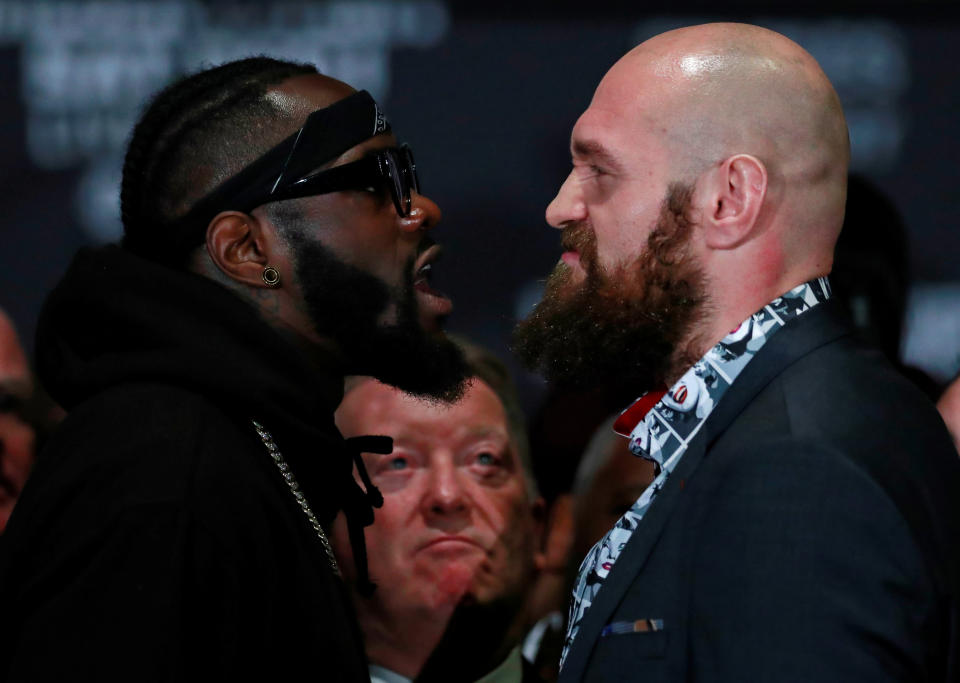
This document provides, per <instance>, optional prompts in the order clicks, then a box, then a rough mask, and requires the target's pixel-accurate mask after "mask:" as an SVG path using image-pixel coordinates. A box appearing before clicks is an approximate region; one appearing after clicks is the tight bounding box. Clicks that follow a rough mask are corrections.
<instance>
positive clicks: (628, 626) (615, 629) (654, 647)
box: [596, 619, 668, 657]
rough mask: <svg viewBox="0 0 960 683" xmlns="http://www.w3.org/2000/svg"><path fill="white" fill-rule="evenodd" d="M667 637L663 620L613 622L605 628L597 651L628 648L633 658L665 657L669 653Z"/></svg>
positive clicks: (598, 641) (601, 633) (598, 642)
mask: <svg viewBox="0 0 960 683" xmlns="http://www.w3.org/2000/svg"><path fill="white" fill-rule="evenodd" d="M667 635H668V632H667V631H666V630H664V623H663V620H662V619H637V620H635V621H613V622H611V623H609V624H607V625H606V626H604V627H603V630H602V631H601V632H600V638H599V639H598V640H597V645H596V647H597V651H598V653H599V651H601V650H607V649H610V650H612V651H617V650H620V649H621V648H628V649H629V651H630V653H631V656H633V657H663V656H664V654H665V653H666V651H667Z"/></svg>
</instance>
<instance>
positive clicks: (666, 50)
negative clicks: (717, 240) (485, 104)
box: [591, 24, 849, 265]
mask: <svg viewBox="0 0 960 683" xmlns="http://www.w3.org/2000/svg"><path fill="white" fill-rule="evenodd" d="M594 106H596V107H599V108H606V109H613V108H622V111H623V112H624V113H625V115H626V116H628V117H633V121H632V125H633V126H634V127H635V128H637V129H642V130H644V131H645V132H646V133H647V134H649V133H651V132H652V133H655V134H657V135H659V136H660V139H661V141H662V144H663V146H664V148H665V152H666V155H667V156H668V157H669V159H670V166H671V173H672V174H673V175H674V177H675V178H677V179H679V180H682V181H686V182H693V181H695V180H696V178H697V177H698V176H699V175H700V174H701V173H702V172H703V171H704V170H706V169H709V168H711V167H712V166H714V165H716V164H718V163H721V162H722V161H723V160H725V159H728V158H731V157H733V156H735V155H750V156H752V157H754V158H755V159H757V160H758V161H759V162H760V163H762V164H763V166H764V168H765V172H766V183H767V188H766V197H765V198H764V203H765V204H766V207H765V215H763V216H761V219H762V220H769V219H770V218H775V219H778V220H777V222H779V223H780V224H782V225H783V226H785V227H786V228H788V229H786V230H784V232H783V235H782V238H783V247H784V251H785V252H786V254H787V256H788V257H789V256H790V255H793V254H798V253H801V252H802V253H806V252H807V251H809V250H812V249H813V250H817V251H819V252H830V253H832V249H833V246H834V243H835V241H836V237H837V235H838V234H839V231H840V226H841V224H842V222H843V208H844V203H845V197H846V175H847V167H848V162H849V141H848V137H847V127H846V122H845V120H844V116H843V110H842V108H841V106H840V100H839V98H838V97H837V94H836V92H835V91H834V89H833V87H832V86H831V85H830V82H829V80H828V79H827V77H826V75H825V74H824V73H823V71H822V70H821V68H820V66H819V65H818V64H817V62H816V60H814V58H813V57H812V56H810V54H809V53H807V52H806V51H805V50H804V49H803V48H801V47H800V46H799V45H797V44H796V43H794V42H793V41H791V40H789V39H788V38H786V37H784V36H782V35H780V34H778V33H775V32H773V31H770V30H767V29H764V28H760V27H757V26H749V25H746V24H706V25H702V26H692V27H688V28H681V29H677V30H674V31H669V32H667V33H663V34H661V35H658V36H655V37H654V38H651V39H650V40H648V41H646V42H644V43H642V44H641V45H639V46H637V47H636V48H634V49H633V50H631V51H630V52H629V53H627V54H626V55H625V56H624V57H623V58H622V59H621V60H620V61H619V62H617V64H615V65H614V67H613V68H612V69H610V71H609V72H608V73H607V75H606V76H605V77H604V79H603V81H602V82H601V83H600V86H599V87H598V88H597V92H596V95H595V96H594V101H593V103H592V105H591V107H594ZM798 250H799V251H798ZM821 260H822V259H821ZM788 265H789V264H788Z"/></svg>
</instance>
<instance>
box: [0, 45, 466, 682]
mask: <svg viewBox="0 0 960 683" xmlns="http://www.w3.org/2000/svg"><path fill="white" fill-rule="evenodd" d="M121 208H122V214H123V222H124V239H123V243H122V245H121V246H109V247H106V248H101V249H92V250H84V251H82V252H81V253H80V254H78V256H77V258H76V259H75V261H74V263H73V264H72V265H71V267H70V270H69V271H68V273H67V274H66V276H65V277H64V280H63V281H62V282H61V284H60V285H59V286H58V287H57V288H56V289H55V290H54V292H53V293H52V294H51V296H50V298H49V299H48V301H47V303H46V304H45V308H44V311H43V313H42V315H41V319H40V322H39V325H38V339H37V362H38V370H39V373H40V376H41V378H42V380H43V381H44V382H45V383H46V386H47V387H48V389H49V391H50V393H51V394H52V395H53V397H54V398H55V400H57V401H58V402H59V403H61V404H62V405H63V406H64V407H65V408H66V409H67V410H68V411H69V413H70V414H69V416H68V418H67V419H66V421H65V422H64V424H63V425H62V427H61V429H60V430H59V431H58V433H56V434H55V435H54V436H53V438H52V439H51V442H50V445H49V447H48V448H47V449H46V450H45V451H44V452H43V454H41V456H40V457H39V458H38V461H37V464H36V467H35V469H34V472H33V474H32V475H31V478H30V480H29V482H28V483H27V486H26V487H25V490H24V492H23V496H22V497H21V500H20V503H18V507H17V509H16V510H15V512H14V514H13V516H12V518H11V522H10V525H9V526H8V529H7V534H6V535H5V537H4V539H3V540H4V543H5V546H4V555H3V557H2V558H0V604H3V609H4V619H3V625H2V627H0V628H2V629H3V630H4V632H3V633H2V634H0V680H7V679H11V680H21V679H22V680H40V679H43V680H48V679H49V680H66V679H71V680H76V679H91V680H92V679H95V680H100V681H102V680H121V679H122V680H130V679H131V678H135V679H138V680H184V679H191V680H192V679H194V678H201V677H203V678H206V679H213V680H226V679H229V678H254V679H260V680H289V679H292V678H293V677H294V675H299V674H301V673H308V675H313V676H317V677H319V678H320V679H321V680H325V681H327V680H328V681H355V680H367V669H366V663H365V661H364V655H363V652H362V647H361V645H360V640H359V637H358V629H357V626H356V621H355V617H354V616H353V614H352V612H351V609H350V606H349V601H348V600H347V599H346V597H345V592H344V590H343V586H342V583H341V579H340V567H339V566H338V564H337V562H336V559H335V557H334V556H333V554H332V551H331V548H330V545H329V541H328V540H327V534H326V532H327V529H328V527H329V523H330V522H331V520H332V519H333V518H334V516H335V515H336V514H337V513H338V512H339V511H341V510H342V511H343V512H344V516H345V518H346V520H347V527H348V531H349V538H350V542H351V544H352V546H353V551H354V552H353V556H354V558H355V561H356V567H355V568H351V575H354V573H355V575H356V576H358V577H359V579H360V584H361V587H362V588H365V589H366V590H370V589H371V586H370V585H369V584H368V582H366V581H365V577H366V561H365V557H366V554H365V548H364V544H363V526H364V525H366V524H369V523H370V522H371V521H372V518H373V516H372V512H373V510H372V508H373V507H374V506H377V505H378V504H379V502H380V496H379V492H377V490H376V489H375V488H374V487H373V486H371V485H370V484H369V479H367V478H365V477H361V482H366V483H367V485H366V486H362V485H361V484H357V483H355V481H354V479H353V477H352V470H353V466H354V461H355V460H356V461H357V462H358V463H359V462H360V460H359V451H360V450H361V449H362V450H364V451H365V452H389V449H390V447H391V446H390V442H389V439H383V438H381V439H370V438H367V439H365V440H364V441H363V442H362V443H357V444H355V443H352V442H347V441H344V439H343V438H342V437H341V435H340V433H339V432H338V431H337V429H336V427H335V425H334V422H333V411H334V409H335V408H336V406H337V404H338V403H339V401H340V399H341V397H342V392H343V377H344V375H345V374H368V375H373V376H376V377H378V378H379V379H380V380H381V381H383V382H385V383H388V384H392V385H394V386H397V387H399V388H401V389H404V390H405V391H408V392H412V393H416V394H420V395H426V396H431V397H434V398H440V399H453V398H456V397H457V396H458V395H459V394H460V393H461V392H462V385H463V380H464V375H465V370H464V361H463V359H462V355H461V354H460V352H459V351H458V350H457V348H456V347H455V346H453V345H452V344H451V343H450V342H449V341H448V340H447V339H446V338H445V337H444V336H443V333H442V331H441V328H440V323H441V321H442V319H443V318H444V317H445V316H446V315H447V314H449V312H450V310H451V304H450V301H449V300H448V299H447V298H446V297H445V296H443V295H442V294H440V293H439V292H437V291H435V290H434V289H433V288H432V287H431V286H430V284H429V273H430V270H431V267H432V264H433V263H434V261H435V260H436V258H437V256H438V255H439V247H438V246H437V245H436V244H435V243H434V242H433V240H432V239H431V238H430V237H429V236H428V233H429V231H430V230H431V228H433V227H434V225H435V224H436V223H437V222H438V220H439V218H440V211H439V209H438V208H437V206H436V205H435V204H434V203H433V202H432V201H430V200H429V199H428V198H426V197H425V196H423V195H421V194H420V186H419V183H418V180H417V175H416V167H415V165H414V160H413V155H412V153H411V152H410V151H409V149H408V148H405V147H402V146H398V144H397V140H396V138H395V137H394V135H393V134H392V132H391V130H390V126H389V123H388V122H387V120H386V118H385V117H384V115H383V112H382V111H381V110H380V108H379V107H378V106H377V104H376V103H375V102H374V101H373V99H372V98H371V97H370V95H369V94H367V93H366V92H356V91H354V89H353V88H351V87H350V86H348V85H346V84H344V83H342V82H340V81H336V80H334V79H331V78H328V77H325V76H322V75H319V74H318V73H317V72H316V70H315V69H314V68H313V67H310V66H305V65H298V64H291V63H287V62H280V61H277V60H272V59H267V58H251V59H246V60H241V61H238V62H232V63H228V64H225V65H222V66H220V67H217V68H213V69H209V70H206V71H203V72H200V73H198V74H195V75H193V76H190V77H188V78H186V79H184V80H182V81H180V82H178V83H175V84H173V85H172V86H170V87H168V88H167V89H166V90H164V91H163V92H161V93H160V94H159V95H158V96H157V97H156V98H155V99H154V100H153V102H152V103H151V104H150V106H149V107H148V108H147V110H146V111H145V113H144V115H143V117H142V118H141V120H140V122H139V123H138V125H137V127H136V128H135V130H134V132H133V136H132V139H131V142H130V146H129V149H128V152H127V157H126V161H125V167H124V178H123V186H122V189H121ZM360 471H361V474H363V470H362V467H361V468H360Z"/></svg>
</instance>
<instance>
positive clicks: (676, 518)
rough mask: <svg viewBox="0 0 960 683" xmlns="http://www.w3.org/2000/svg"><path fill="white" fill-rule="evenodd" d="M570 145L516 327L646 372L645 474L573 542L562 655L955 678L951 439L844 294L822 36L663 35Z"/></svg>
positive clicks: (726, 668)
mask: <svg viewBox="0 0 960 683" xmlns="http://www.w3.org/2000/svg"><path fill="white" fill-rule="evenodd" d="M570 146H571V153H572V157H573V170H572V171H571V172H570V175H569V177H568V178H567V180H566V181H565V182H564V184H563V186H562V187H561V188H560V191H559V193H558V194H557V196H556V198H555V199H554V200H553V202H552V203H551V204H550V206H549V207H548V208H547V221H548V222H549V223H550V224H551V225H553V226H554V227H556V228H559V229H561V230H562V238H561V240H562V244H563V250H564V251H563V255H562V256H561V262H560V263H559V264H558V265H557V268H556V269H555V271H554V273H553V274H552V275H551V277H550V279H549V281H548V285H547V289H546V292H545V294H544V299H543V301H542V302H541V303H540V304H539V305H538V306H537V308H536V309H535V310H534V312H533V313H532V314H531V316H530V317H529V318H528V319H527V320H525V321H523V322H522V323H521V324H520V325H519V326H518V329H517V336H516V348H517V351H518V353H519V354H520V355H521V357H522V358H523V359H524V360H525V361H526V362H527V363H528V364H529V365H530V366H531V367H535V368H539V369H541V370H542V371H544V373H545V374H546V375H547V376H548V377H549V378H551V379H553V380H556V381H563V382H568V383H574V384H585V383H591V382H608V383H614V384H616V383H627V384H628V385H629V386H631V387H634V388H635V390H636V393H637V395H639V396H640V398H639V399H638V400H637V401H636V402H635V403H634V404H633V405H631V406H628V407H627V408H626V409H625V411H624V412H623V414H622V415H621V416H620V417H619V418H618V419H617V420H616V422H615V423H614V429H615V431H617V432H618V433H619V434H621V435H622V436H623V437H625V438H626V439H627V440H628V446H629V448H630V450H631V451H632V452H633V453H634V454H636V455H637V456H640V457H644V458H646V459H649V460H651V461H653V462H654V465H655V470H656V472H657V475H656V478H655V479H654V481H653V482H652V483H651V484H650V486H649V487H647V488H646V489H645V490H644V491H643V493H642V494H641V495H640V496H639V497H638V498H637V499H636V501H634V502H633V504H632V505H631V506H630V509H629V510H627V512H625V513H624V514H623V516H621V517H620V518H619V520H618V521H617V522H616V523H615V525H614V527H613V528H612V529H610V530H608V531H607V533H606V534H605V535H604V536H603V538H602V539H601V540H600V541H599V542H598V543H597V544H596V545H595V546H594V547H593V548H592V549H591V550H590V552H589V553H588V554H587V556H586V558H585V559H584V560H583V563H582V565H581V567H580V571H579V575H578V577H577V581H576V583H575V586H574V590H573V599H572V603H571V610H570V619H569V626H568V632H567V637H566V644H565V648H564V653H563V655H562V659H561V661H562V664H561V675H560V680H561V681H564V682H567V681H578V680H584V681H613V680H616V681H628V680H629V681H632V680H637V681H667V680H670V681H788V680H789V681H945V680H957V677H958V676H960V671H958V670H957V666H958V662H960V638H958V634H957V629H958V625H960V614H958V612H957V595H958V590H960V544H958V543H957V542H956V539H957V538H960V502H958V501H960V461H958V459H957V457H956V455H955V453H954V451H953V447H952V445H951V442H950V439H949V436H948V434H947V433H946V431H945V429H944V427H943V423H942V422H941V420H940V419H939V418H938V416H937V415H936V412H935V410H934V408H933V406H932V405H930V404H929V402H927V401H926V400H925V399H924V398H923V397H922V396H921V395H920V394H919V393H918V392H917V391H916V390H914V389H913V388H912V387H911V386H910V385H908V384H907V383H906V382H904V381H903V380H902V379H900V378H899V377H898V376H897V374H896V373H895V372H894V371H893V370H892V369H891V368H890V367H889V366H888V365H887V363H886V362H885V361H884V359H883V358H882V356H881V354H879V353H877V352H875V351H873V350H871V349H869V348H865V347H864V346H862V345H861V344H860V343H859V342H858V341H857V340H855V339H854V338H853V335H852V326H851V325H850V323H849V322H848V321H847V320H846V319H844V318H843V316H842V314H841V312H840V307H839V306H837V305H835V303H834V302H833V301H831V300H830V285H829V281H828V279H827V275H828V274H829V272H830V268H831V265H832V257H833V248H834V244H835V242H836V240H837V236H838V233H839V231H840V226H841V223H842V219H843V208H844V197H845V190H846V188H845V179H846V175H847V164H848V159H849V144H848V138H847V131H846V124H845V122H844V117H843V112H842V109H841V107H840V103H839V100H838V98H837V95H836V93H835V92H834V90H833V88H832V87H831V85H830V83H829V81H828V80H827V78H826V77H825V75H824V74H823V72H822V71H821V69H820V67H819V66H818V65H817V63H816V61H815V60H814V59H813V58H812V57H811V56H810V55H809V54H807V53H806V52H805V51H804V50H803V49H802V48H801V47H800V46H798V45H796V44H795V43H793V42H791V41H790V40H788V39H787V38H785V37H783V36H781V35H779V34H776V33H773V32H771V31H767V30H765V29H762V28H758V27H753V26H746V25H738V24H711V25H705V26H695V27H690V28H684V29H680V30H676V31H671V32H669V33H665V34H663V35H659V36H656V37H654V38H652V39H650V40H648V41H647V42H645V43H643V44H641V45H639V46H638V47H636V48H635V49H633V50H632V51H630V52H629V53H628V54H627V55H625V56H624V57H623V58H622V59H621V60H620V61H619V62H617V63H616V64H615V65H614V66H613V67H612V68H611V69H610V71H609V72H608V73H607V74H606V76H604V78H603V80H602V81H601V83H600V85H599V87H598V88H597V90H596V93H595V94H594V97H593V100H592V101H591V103H590V106H589V108H588V109H587V110H586V111H585V112H584V113H583V115H582V116H581V117H580V119H579V120H578V121H577V123H576V125H575V126H574V129H573V134H572V138H571V145H570ZM594 504H597V505H601V504H603V503H602V502H600V501H596V502H595V503H594Z"/></svg>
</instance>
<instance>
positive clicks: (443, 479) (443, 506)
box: [423, 463, 470, 519]
mask: <svg viewBox="0 0 960 683" xmlns="http://www.w3.org/2000/svg"><path fill="white" fill-rule="evenodd" d="M463 476H464V474H463V473H462V472H460V471H458V468H457V467H456V466H455V465H453V464H452V463H447V464H442V465H437V466H434V467H432V468H431V469H430V476H429V481H428V487H427V492H426V494H425V495H424V499H423V506H424V511H423V512H424V514H425V515H426V516H427V517H428V518H430V517H433V518H444V519H446V518H456V517H460V516H465V515H467V514H468V512H469V509H470V496H469V495H468V493H467V491H466V489H465V486H464V484H465V482H464V481H463Z"/></svg>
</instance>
